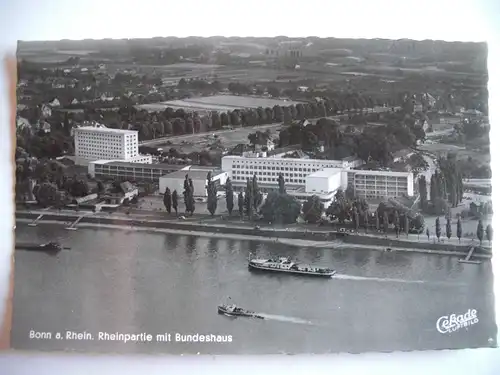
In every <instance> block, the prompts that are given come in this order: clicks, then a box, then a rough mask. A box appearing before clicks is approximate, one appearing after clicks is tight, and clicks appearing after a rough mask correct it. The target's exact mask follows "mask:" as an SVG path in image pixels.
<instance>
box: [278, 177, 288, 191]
mask: <svg viewBox="0 0 500 375" xmlns="http://www.w3.org/2000/svg"><path fill="white" fill-rule="evenodd" d="M278 191H279V193H280V194H285V193H286V188H285V178H284V177H283V173H280V174H279V176H278Z"/></svg>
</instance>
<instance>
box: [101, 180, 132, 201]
mask: <svg viewBox="0 0 500 375" xmlns="http://www.w3.org/2000/svg"><path fill="white" fill-rule="evenodd" d="M116 190H117V191H115V192H110V193H105V194H103V195H102V198H103V199H104V201H105V202H106V203H108V204H123V203H125V202H126V201H128V202H129V201H131V200H132V199H134V198H135V197H137V196H138V195H139V189H138V188H137V187H136V186H134V185H132V184H131V183H130V182H128V181H125V182H122V183H120V185H119V188H118V189H116Z"/></svg>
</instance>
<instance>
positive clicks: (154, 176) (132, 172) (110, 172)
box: [88, 160, 186, 183]
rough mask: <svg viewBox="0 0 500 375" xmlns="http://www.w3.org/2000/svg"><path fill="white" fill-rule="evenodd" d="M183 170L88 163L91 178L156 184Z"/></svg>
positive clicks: (181, 166)
mask: <svg viewBox="0 0 500 375" xmlns="http://www.w3.org/2000/svg"><path fill="white" fill-rule="evenodd" d="M183 168H186V165H178V164H146V163H130V162H123V161H113V160H111V161H109V160H98V161H94V162H91V163H89V165H88V172H89V174H90V175H91V176H92V177H93V178H100V179H114V180H120V181H149V182H154V183H158V181H159V179H160V177H161V176H164V175H166V174H168V173H171V172H175V171H178V170H180V169H183Z"/></svg>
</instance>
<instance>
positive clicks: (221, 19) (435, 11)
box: [0, 0, 500, 45]
mask: <svg viewBox="0 0 500 375" xmlns="http://www.w3.org/2000/svg"><path fill="white" fill-rule="evenodd" d="M0 9H2V11H1V12H0V27H1V28H3V29H4V31H3V32H2V33H1V34H0V35H1V39H2V42H3V44H4V45H5V43H6V42H7V41H8V44H9V45H15V42H16V41H17V40H59V39H85V38H90V39H102V38H148V37H155V36H180V37H182V36H195V35H196V36H211V35H222V36H276V35H286V36H291V37H299V36H313V35H314V36H320V37H339V38H342V37H354V38H357V37H367V38H373V37H379V38H389V39H399V38H410V39H417V40H422V39H441V40H448V41H453V40H460V41H485V40H487V39H488V35H490V34H491V29H492V28H493V27H495V26H494V25H495V24H497V25H498V24H500V1H499V0H475V1H474V0H469V1H465V0H416V1H409V0H376V1H374V0H342V1H340V0H338V1H337V0H300V1H299V0H251V1H249V2H248V3H246V4H245V2H244V1H242V0H240V1H238V0H182V1H169V0H163V1H162V0H141V1H132V0H87V1H85V2H82V1H77V0H69V1H68V0H43V1H40V0H16V1H13V0H0Z"/></svg>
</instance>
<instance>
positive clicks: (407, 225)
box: [403, 213, 410, 237]
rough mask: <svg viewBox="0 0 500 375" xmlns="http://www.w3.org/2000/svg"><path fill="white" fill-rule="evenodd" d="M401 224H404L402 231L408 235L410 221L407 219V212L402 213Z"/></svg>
mask: <svg viewBox="0 0 500 375" xmlns="http://www.w3.org/2000/svg"><path fill="white" fill-rule="evenodd" d="M403 226H404V232H405V234H406V237H408V233H409V232H410V221H409V219H408V214H407V213H405V214H404V215H403Z"/></svg>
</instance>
